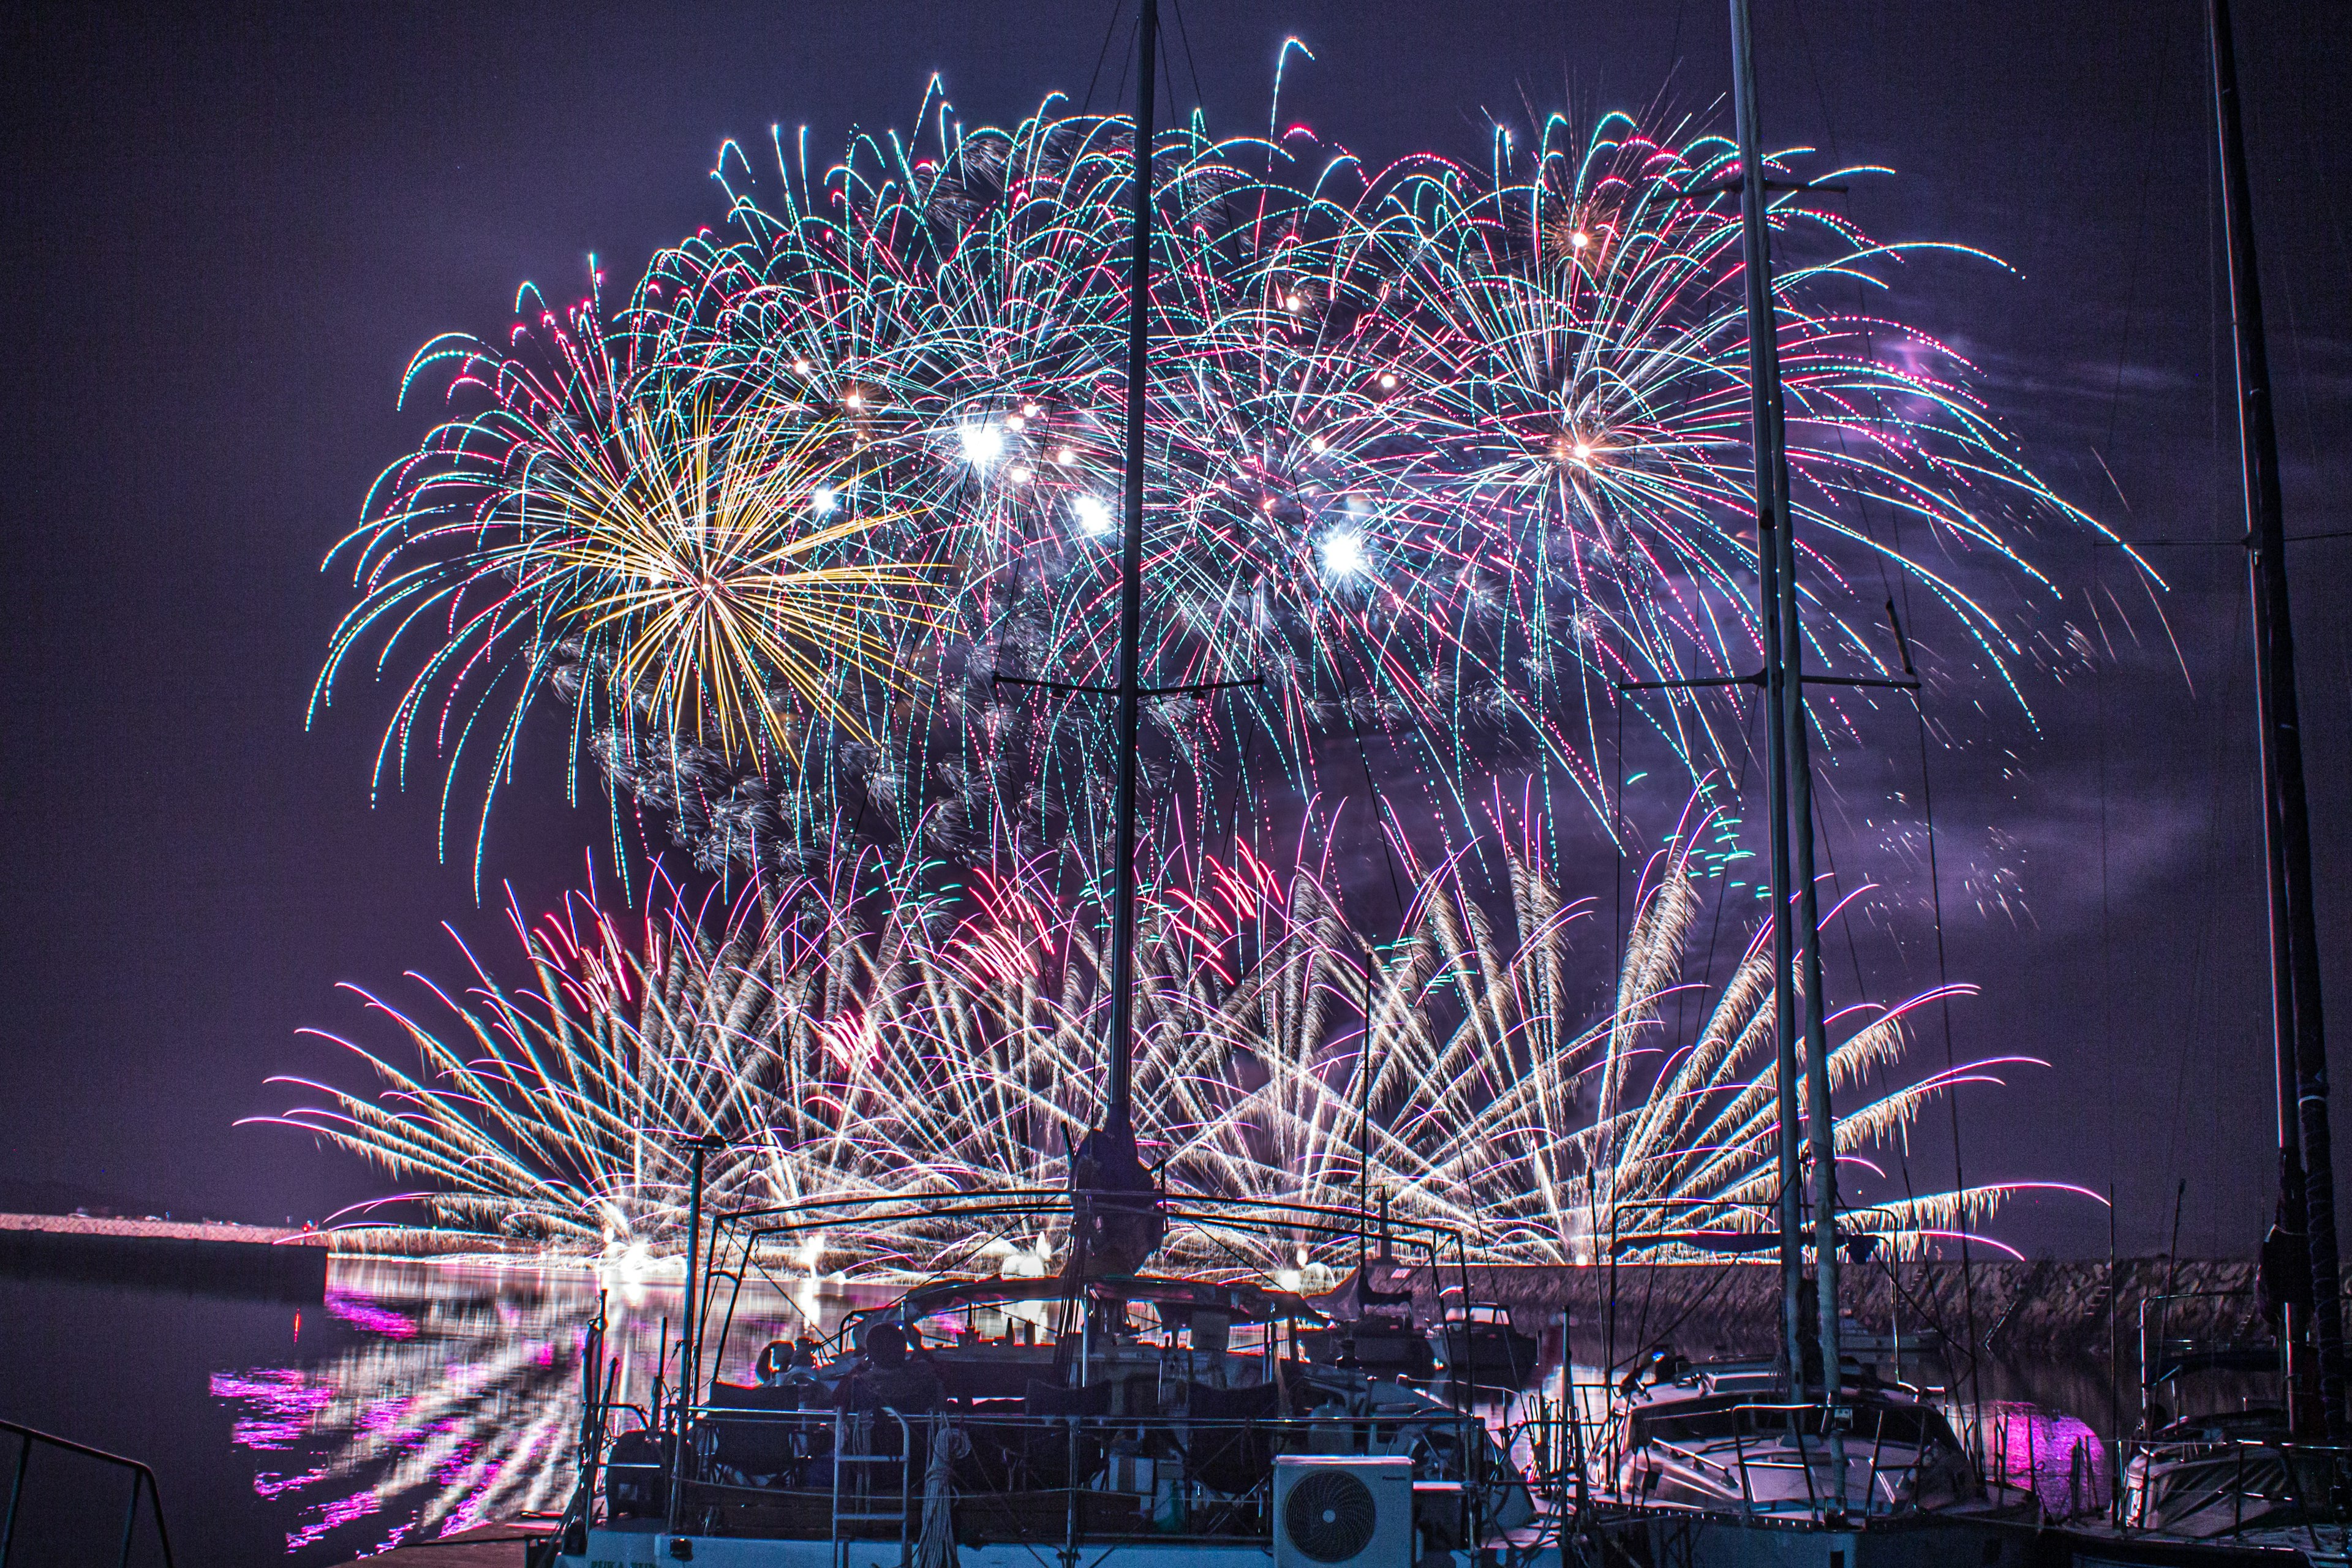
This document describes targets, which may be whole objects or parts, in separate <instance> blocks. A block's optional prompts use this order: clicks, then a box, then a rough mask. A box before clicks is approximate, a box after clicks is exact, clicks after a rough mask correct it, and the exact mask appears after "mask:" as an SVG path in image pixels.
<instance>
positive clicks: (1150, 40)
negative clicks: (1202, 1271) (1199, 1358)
mask: <svg viewBox="0 0 2352 1568" xmlns="http://www.w3.org/2000/svg"><path fill="white" fill-rule="evenodd" d="M1135 31H1136V88H1135V170H1134V176H1133V179H1134V200H1135V224H1134V251H1133V254H1132V255H1131V256H1130V257H1129V268H1128V296H1127V453H1126V475H1125V478H1126V497H1125V503H1126V504H1125V524H1126V527H1125V530H1124V535H1123V538H1122V540H1121V550H1120V556H1119V598H1118V721H1117V722H1118V788H1117V794H1116V795H1115V797H1114V802H1113V805H1112V807H1111V812H1112V816H1113V818H1114V820H1113V822H1112V827H1111V830H1112V833H1113V835H1114V838H1115V843H1116V850H1115V855H1116V865H1115V871H1116V874H1117V878H1118V880H1117V883H1116V885H1115V890H1114V892H1113V894H1112V902H1111V960H1110V993H1111V1010H1110V1053H1109V1055H1110V1059H1109V1064H1108V1072H1107V1074H1106V1076H1105V1082H1104V1095H1103V1101H1104V1103H1103V1115H1102V1123H1101V1125H1100V1126H1098V1127H1097V1128H1096V1129H1095V1130H1094V1131H1091V1132H1089V1133H1087V1136H1086V1139H1085V1141H1084V1142H1081V1143H1080V1144H1079V1145H1078V1148H1077V1149H1076V1152H1074V1155H1073V1158H1072V1160H1071V1165H1070V1184H1071V1197H1072V1200H1073V1204H1072V1213H1071V1232H1072V1237H1071V1239H1072V1246H1071V1252H1070V1267H1071V1268H1072V1269H1073V1270H1075V1271H1076V1273H1077V1274H1079V1275H1085V1274H1087V1273H1131V1272H1133V1271H1134V1270H1135V1268H1137V1267H1139V1265H1140V1264H1141V1263H1142V1262H1143V1260H1144V1259H1145V1258H1149V1257H1150V1255H1151V1253H1152V1252H1153V1251H1155V1250H1157V1248H1158V1247H1159V1242H1160V1224H1159V1216H1158V1212H1157V1211H1158V1202H1157V1200H1158V1188H1157V1186H1156V1184H1154V1183H1153V1181H1152V1179H1151V1175H1150V1172H1148V1171H1146V1170H1145V1169H1144V1168H1143V1162H1142V1159H1141V1158H1140V1156H1139V1155H1138V1153H1137V1152H1136V1147H1135V1110H1134V1100H1135V1089H1134V1084H1135V848H1136V846H1135V838H1136V799H1135V784H1136V744H1137V740H1138V734H1139V729H1140V718H1141V710H1142V700H1143V687H1142V668H1141V667H1142V662H1143V660H1142V640H1143V634H1142V628H1143V441H1144V422H1143V421H1144V382H1145V379H1146V375H1147V374H1148V371H1149V369H1150V360H1149V347H1150V316H1151V312H1150V300H1151V196H1152V192H1151V140H1152V108H1153V105H1152V88H1153V85H1154V71H1155V68H1156V67H1157V65H1158V56H1159V35H1160V7H1159V5H1158V3H1157V0H1142V4H1141V7H1140V11H1139V15H1138V16H1137V18H1136V28H1135Z"/></svg>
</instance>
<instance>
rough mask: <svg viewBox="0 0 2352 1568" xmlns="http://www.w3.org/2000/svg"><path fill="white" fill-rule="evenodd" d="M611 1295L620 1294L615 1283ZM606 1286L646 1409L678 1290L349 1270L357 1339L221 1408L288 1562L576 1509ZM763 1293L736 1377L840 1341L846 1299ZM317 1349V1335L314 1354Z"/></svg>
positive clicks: (731, 1366)
mask: <svg viewBox="0 0 2352 1568" xmlns="http://www.w3.org/2000/svg"><path fill="white" fill-rule="evenodd" d="M608 1283H610V1284H611V1288H610V1289H609V1290H606V1286H607V1284H608ZM600 1290H606V1303H607V1304H606V1312H607V1322H606V1347H607V1352H608V1353H609V1354H610V1355H611V1356H612V1357H613V1359H614V1361H615V1362H616V1363H618V1365H619V1373H620V1382H619V1385H618V1386H619V1388H620V1391H621V1396H622V1398H624V1399H625V1400H626V1401H628V1402H630V1403H633V1404H635V1405H639V1406H640V1407H642V1406H644V1405H646V1402H647V1400H648V1397H649V1395H650V1394H651V1392H652V1388H653V1384H654V1378H655V1374H656V1371H657V1370H658V1368H657V1362H658V1358H659V1354H660V1352H659V1350H658V1346H659V1344H660V1337H661V1333H662V1329H663V1325H664V1324H665V1323H666V1322H667V1321H674V1319H675V1317H676V1315H677V1301H678V1294H679V1293H678V1291H677V1289H676V1288H674V1287H672V1288H661V1287H646V1286H641V1285H625V1284H620V1283H618V1282H607V1281H603V1280H599V1279H596V1278H594V1277H593V1276H587V1275H580V1274H564V1273H542V1272H539V1271H536V1270H520V1269H514V1270H497V1269H485V1268H451V1267H446V1266H434V1265H424V1264H399V1263H373V1264H370V1263H351V1264H347V1263H338V1264H337V1265H336V1267H335V1270H334V1273H333V1275H332V1277H331V1279H330V1280H329V1289H328V1292H327V1299H326V1310H327V1311H328V1313H329V1314H330V1315H331V1317H332V1318H333V1319H334V1320H336V1321H337V1322H338V1323H339V1324H340V1325H341V1328H343V1329H344V1330H346V1331H347V1332H345V1333H342V1334H340V1335H337V1336H335V1337H336V1339H337V1340H338V1341H340V1344H339V1346H338V1347H336V1348H331V1349H326V1350H322V1351H321V1352H320V1354H318V1355H317V1356H315V1357H304V1356H302V1355H301V1354H300V1347H299V1341H298V1343H297V1348H296V1349H297V1353H296V1355H295V1356H294V1358H293V1359H292V1360H291V1362H290V1363H289V1364H286V1365H278V1366H247V1367H236V1368H230V1369H223V1370H220V1371H217V1372H215V1373H214V1375H213V1377H212V1384H211V1386H212V1394H213V1397H214V1398H215V1400H217V1401H219V1402H221V1403H222V1404H224V1405H226V1406H227V1407H228V1408H229V1409H230V1411H231V1412H232V1414H233V1417H234V1419H233V1422H232V1426H231V1429H230V1436H231V1440H232V1441H233V1442H235V1443H236V1445H237V1446H238V1447H241V1448H244V1449H246V1450H247V1451H248V1452H249V1453H250V1454H251V1455H252V1456H253V1457H254V1458H255V1460H256V1468H255V1472H254V1480H253V1486H254V1490H255V1492H256V1493H257V1495H258V1496H260V1497H262V1498H264V1499H268V1500H276V1501H278V1502H280V1503H282V1504H283V1505H285V1506H286V1507H287V1508H288V1509H289V1524H288V1529H287V1532H286V1548H287V1550H288V1552H298V1553H299V1552H304V1551H305V1549H306V1548H311V1547H314V1546H319V1545H320V1544H322V1543H327V1542H331V1543H332V1544H334V1545H335V1546H337V1547H338V1548H340V1549H342V1550H345V1551H347V1552H350V1553H351V1554H354V1555H355V1554H357V1553H358V1552H362V1551H382V1550H385V1549H388V1548H390V1547H393V1546H395V1545H398V1544H400V1543H401V1542H404V1541H412V1540H423V1539H429V1538H430V1537H432V1536H434V1535H436V1534H439V1533H443V1532H445V1531H455V1530H463V1529H466V1528H468V1527H470V1526H473V1525H476V1524H481V1523H487V1522H488V1521H493V1520H499V1519H506V1518H511V1517H514V1516H516V1515H519V1514H523V1513H530V1512H540V1511H549V1510H556V1509H560V1508H561V1507H562V1503H563V1501H564V1500H565V1497H566V1495H567V1494H568V1492H569V1490H570V1489H571V1487H572V1454H571V1451H570V1448H571V1438H572V1434H573V1433H574V1432H575V1431H576V1430H577V1429H578V1425H579V1419H580V1388H581V1383H582V1373H583V1368H582V1367H581V1364H580V1357H581V1347H582V1342H583V1337H584V1331H585V1328H586V1325H587V1323H588V1321H589V1320H590V1319H591V1318H593V1316H594V1315H595V1312H596V1309H597V1297H598V1293H599V1291H600ZM796 1297H797V1299H792V1298H787V1297H785V1296H783V1295H782V1294H778V1293H776V1292H773V1291H769V1290H764V1289H763V1290H761V1292H759V1293H758V1294H756V1295H755V1294H754V1293H752V1292H751V1291H749V1290H747V1291H746V1292H745V1295H744V1299H743V1300H741V1301H740V1302H739V1303H738V1305H737V1309H736V1319H735V1324H734V1330H733V1331H732V1332H731V1333H730V1335H729V1338H728V1343H727V1350H726V1355H725V1364H724V1366H723V1368H722V1369H721V1375H724V1376H729V1377H741V1376H744V1375H747V1373H748V1368H749V1366H750V1363H751V1360H752V1358H753V1357H755V1356H756V1355H757V1354H758V1352H759V1350H760V1347H761V1345H763V1344H765V1343H766V1342H768V1341H769V1340H770V1339H771V1338H774V1337H778V1336H779V1335H782V1337H787V1338H788V1337H790V1336H791V1335H792V1334H793V1333H794V1332H797V1331H806V1329H807V1328H808V1326H809V1324H810V1322H811V1321H812V1320H814V1321H815V1322H817V1323H820V1324H823V1325H824V1327H825V1328H827V1329H829V1328H830V1327H831V1326H832V1324H833V1323H835V1322H837V1321H838V1319H839V1315H840V1311H841V1310H842V1309H843V1308H844V1307H845V1305H846V1304H847V1301H846V1299H845V1298H844V1297H843V1296H842V1295H841V1294H840V1293H839V1292H837V1291H825V1292H819V1291H817V1290H815V1289H813V1288H808V1287H803V1289H801V1290H799V1291H798V1292H796ZM317 1339H318V1336H317V1335H316V1334H314V1335H313V1342H314V1343H315V1342H317Z"/></svg>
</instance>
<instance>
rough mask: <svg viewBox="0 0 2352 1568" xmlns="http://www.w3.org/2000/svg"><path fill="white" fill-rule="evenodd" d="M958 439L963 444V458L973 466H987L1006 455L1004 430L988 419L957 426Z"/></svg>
mask: <svg viewBox="0 0 2352 1568" xmlns="http://www.w3.org/2000/svg"><path fill="white" fill-rule="evenodd" d="M956 439H957V440H958V441H960V442H961V443H962V444H963V460H964V461H965V462H967V463H970V464H971V466H972V467H973V468H987V467H988V466H989V465H990V464H992V463H993V462H995V461H996V459H998V458H1002V457H1003V456H1004V432H1003V429H1002V428H1000V427H999V426H994V425H992V424H990V423H988V422H987V421H986V420H973V421H971V423H969V424H965V425H959V426H956Z"/></svg>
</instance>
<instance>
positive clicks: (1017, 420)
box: [1004, 414, 1029, 430]
mask: <svg viewBox="0 0 2352 1568" xmlns="http://www.w3.org/2000/svg"><path fill="white" fill-rule="evenodd" d="M1004 423H1005V424H1006V425H1008V426H1011V427H1013V429H1015V430H1021V429H1025V428H1026V427H1027V426H1028V424H1029V419H1028V416H1026V415H1021V414H1008V415H1006V416H1004Z"/></svg>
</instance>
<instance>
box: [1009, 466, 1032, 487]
mask: <svg viewBox="0 0 2352 1568" xmlns="http://www.w3.org/2000/svg"><path fill="white" fill-rule="evenodd" d="M1004 477H1005V478H1006V479H1011V480H1012V481H1013V483H1014V484H1016V485H1025V484H1027V483H1028V482H1029V469H1028V467H1027V466H1026V465H1025V464H1015V465H1014V466H1013V469H1012V471H1011V472H1009V473H1007V474H1006V475H1005V476H1004Z"/></svg>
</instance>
